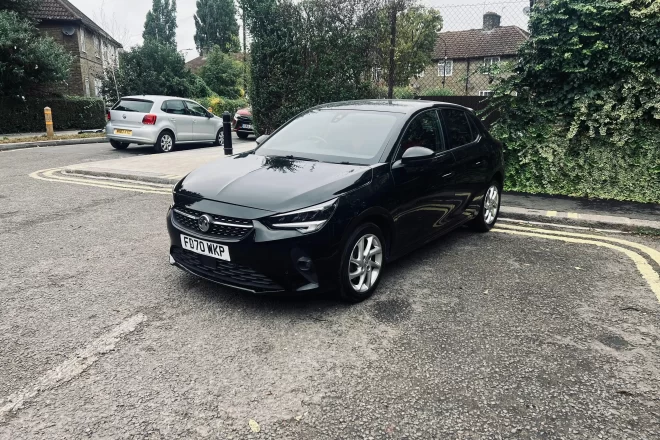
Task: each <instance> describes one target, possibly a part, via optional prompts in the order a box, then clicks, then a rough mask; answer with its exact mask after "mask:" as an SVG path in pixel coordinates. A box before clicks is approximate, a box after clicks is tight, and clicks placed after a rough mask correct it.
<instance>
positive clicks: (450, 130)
mask: <svg viewBox="0 0 660 440" xmlns="http://www.w3.org/2000/svg"><path fill="white" fill-rule="evenodd" d="M442 117H443V118H444V120H445V125H446V126H447V136H448V137H449V144H450V145H451V148H456V147H460V146H462V145H466V144H469V143H470V142H472V141H473V140H474V139H473V137H472V130H470V123H469V122H468V119H467V115H466V114H465V112H464V111H463V110H451V109H445V110H442Z"/></svg>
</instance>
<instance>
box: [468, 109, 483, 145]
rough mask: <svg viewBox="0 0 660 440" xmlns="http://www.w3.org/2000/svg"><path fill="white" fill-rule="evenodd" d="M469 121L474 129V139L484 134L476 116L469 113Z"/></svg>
mask: <svg viewBox="0 0 660 440" xmlns="http://www.w3.org/2000/svg"><path fill="white" fill-rule="evenodd" d="M468 121H470V128H471V129H472V141H476V140H477V138H479V136H481V135H482V134H483V133H482V130H481V128H479V127H480V125H479V124H478V123H477V121H476V120H475V118H474V116H469V115H468Z"/></svg>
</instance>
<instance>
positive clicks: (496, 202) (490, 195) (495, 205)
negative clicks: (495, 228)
mask: <svg viewBox="0 0 660 440" xmlns="http://www.w3.org/2000/svg"><path fill="white" fill-rule="evenodd" d="M499 209H500V190H499V189H498V188H497V186H495V185H492V186H491V187H490V188H488V191H486V198H485V200H484V221H485V222H486V224H487V225H491V224H493V222H494V221H495V219H496V218H497V212H498V210H499Z"/></svg>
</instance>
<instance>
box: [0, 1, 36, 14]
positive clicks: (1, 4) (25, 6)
mask: <svg viewBox="0 0 660 440" xmlns="http://www.w3.org/2000/svg"><path fill="white" fill-rule="evenodd" d="M36 1H37V0H0V11H16V12H18V13H19V14H21V15H25V14H27V13H28V12H29V10H30V9H31V8H32V7H34V4H35V2H36Z"/></svg>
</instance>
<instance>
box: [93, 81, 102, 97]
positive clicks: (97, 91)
mask: <svg viewBox="0 0 660 440" xmlns="http://www.w3.org/2000/svg"><path fill="white" fill-rule="evenodd" d="M101 87H103V82H102V81H101V80H100V79H98V78H94V95H95V96H96V97H97V98H100V97H101Z"/></svg>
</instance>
